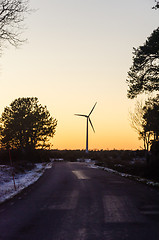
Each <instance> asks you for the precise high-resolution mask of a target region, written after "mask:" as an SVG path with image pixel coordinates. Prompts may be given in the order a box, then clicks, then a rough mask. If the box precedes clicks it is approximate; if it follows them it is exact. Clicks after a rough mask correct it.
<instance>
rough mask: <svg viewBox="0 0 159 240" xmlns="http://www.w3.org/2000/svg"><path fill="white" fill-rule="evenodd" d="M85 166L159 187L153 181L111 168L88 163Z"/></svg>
mask: <svg viewBox="0 0 159 240" xmlns="http://www.w3.org/2000/svg"><path fill="white" fill-rule="evenodd" d="M87 166H88V167H90V168H96V169H102V170H104V171H107V172H110V173H115V174H118V175H120V176H122V177H126V178H129V179H132V180H136V181H138V182H141V183H145V184H147V185H149V186H153V187H159V183H158V182H154V181H151V180H148V179H146V178H141V177H139V176H135V175H130V174H127V173H122V172H118V171H116V170H114V169H111V168H106V167H100V166H97V165H95V164H94V163H90V164H88V165H87Z"/></svg>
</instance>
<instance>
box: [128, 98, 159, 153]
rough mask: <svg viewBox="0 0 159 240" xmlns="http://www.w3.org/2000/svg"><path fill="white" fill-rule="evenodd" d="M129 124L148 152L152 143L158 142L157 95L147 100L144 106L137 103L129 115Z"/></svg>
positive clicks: (158, 113) (158, 105)
mask: <svg viewBox="0 0 159 240" xmlns="http://www.w3.org/2000/svg"><path fill="white" fill-rule="evenodd" d="M130 123H131V126H132V127H133V128H134V129H135V131H137V133H138V134H139V138H140V139H143V141H144V148H145V150H147V151H148V150H149V149H150V146H151V144H152V142H154V141H158V140H159V125H158V123H159V95H157V96H156V97H154V98H148V100H147V101H145V104H144V105H143V104H142V103H141V102H139V101H138V102H137V103H136V106H135V109H134V112H131V113H130Z"/></svg>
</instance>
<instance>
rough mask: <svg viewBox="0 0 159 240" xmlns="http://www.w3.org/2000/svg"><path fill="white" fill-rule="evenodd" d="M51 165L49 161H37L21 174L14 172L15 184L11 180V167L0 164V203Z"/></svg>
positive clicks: (36, 178) (31, 182) (26, 185)
mask: <svg viewBox="0 0 159 240" xmlns="http://www.w3.org/2000/svg"><path fill="white" fill-rule="evenodd" d="M51 167H52V162H51V163H48V164H46V163H37V164H35V168H34V169H32V170H31V171H25V173H23V174H15V186H16V190H15V187H14V181H13V176H12V172H13V168H12V167H10V166H7V165H0V203H2V202H4V201H5V200H6V199H9V198H11V197H13V196H15V195H16V194H17V193H19V192H20V191H22V190H23V189H24V188H26V187H28V186H29V185H31V184H33V183H34V182H36V181H37V180H38V179H39V178H40V176H42V174H43V173H44V172H45V170H46V169H48V168H51Z"/></svg>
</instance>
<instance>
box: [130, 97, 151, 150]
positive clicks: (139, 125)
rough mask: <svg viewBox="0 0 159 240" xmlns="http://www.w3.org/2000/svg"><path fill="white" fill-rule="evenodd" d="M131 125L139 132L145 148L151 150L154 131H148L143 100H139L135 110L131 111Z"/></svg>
mask: <svg viewBox="0 0 159 240" xmlns="http://www.w3.org/2000/svg"><path fill="white" fill-rule="evenodd" d="M129 116H130V119H129V120H130V124H131V127H132V128H133V129H134V130H135V131H136V132H137V133H138V135H139V139H142V140H143V142H144V149H145V150H147V151H148V150H149V149H150V145H151V137H152V135H153V132H151V131H146V130H145V128H144V126H145V119H144V106H143V104H142V102H140V101H137V102H136V105H135V109H134V112H130V113H129Z"/></svg>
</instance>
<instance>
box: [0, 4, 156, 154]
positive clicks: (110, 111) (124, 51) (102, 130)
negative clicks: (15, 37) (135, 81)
mask: <svg viewBox="0 0 159 240" xmlns="http://www.w3.org/2000/svg"><path fill="white" fill-rule="evenodd" d="M153 5H154V1H153V0H140V1H139V0H121V1H119V0H118V1H117V0H116V1H115V0H114V1H110V0H109V1H108V0H50V1H49V0H45V1H44V0H43V1H42V0H31V1H30V7H31V8H33V9H37V11H36V12H34V13H32V14H30V15H29V16H27V18H26V20H25V25H26V30H25V31H24V37H26V38H28V41H27V43H25V44H24V45H23V46H21V47H20V48H19V49H15V48H13V47H11V46H10V47H8V48H6V49H4V52H3V55H2V57H1V64H0V68H1V70H0V81H1V94H0V103H1V104H0V114H1V113H2V112H3V109H4V107H5V106H8V105H9V104H10V103H11V102H12V101H13V100H14V99H16V98H18V97H32V96H33V97H38V99H39V101H40V103H41V104H42V105H46V106H47V108H48V110H49V112H50V113H51V115H52V116H53V117H55V118H56V119H57V120H58V126H57V130H56V135H55V137H54V139H53V148H58V149H84V148H85V128H86V119H84V118H82V117H77V116H74V114H75V113H81V114H88V113H89V112H90V110H91V108H92V107H93V105H94V104H95V102H96V101H97V102H98V103H97V105H96V107H95V109H94V111H93V113H92V115H91V120H92V122H93V125H94V128H95V131H96V133H95V134H94V133H93V131H92V129H91V128H90V129H89V148H90V149H137V148H138V149H139V148H140V147H142V146H143V143H142V141H139V140H138V135H137V133H135V132H134V130H133V129H132V128H131V126H130V123H129V120H128V119H129V111H130V110H131V109H133V106H134V103H135V101H136V100H128V99H127V84H126V82H125V81H126V78H127V72H128V70H129V68H130V66H131V64H132V51H133V47H138V46H140V45H141V44H143V43H144V42H145V40H146V38H147V37H148V36H149V35H150V34H151V33H152V31H153V30H154V29H156V28H157V27H158V22H159V11H155V10H152V6H153Z"/></svg>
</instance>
